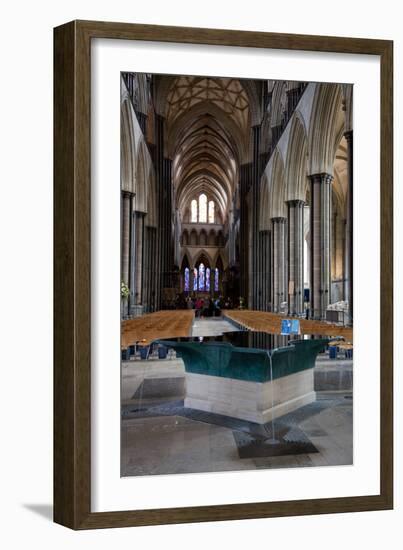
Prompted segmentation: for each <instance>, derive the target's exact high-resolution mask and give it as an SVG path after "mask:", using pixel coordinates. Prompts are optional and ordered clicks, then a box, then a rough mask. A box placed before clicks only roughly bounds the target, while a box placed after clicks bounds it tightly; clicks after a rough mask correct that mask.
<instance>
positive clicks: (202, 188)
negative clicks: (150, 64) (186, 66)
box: [165, 76, 250, 221]
mask: <svg viewBox="0 0 403 550" xmlns="http://www.w3.org/2000/svg"><path fill="white" fill-rule="evenodd" d="M165 117H166V118H165V119H166V133H167V140H168V143H169V144H170V147H171V148H172V149H171V155H172V158H173V181H174V184H175V188H176V198H177V207H178V208H179V211H180V212H182V213H183V212H185V210H186V209H187V208H188V207H189V205H190V202H191V200H192V199H193V198H195V197H197V196H198V195H199V194H200V193H201V192H204V193H206V195H207V196H208V199H209V200H214V202H215V203H216V205H217V208H218V211H219V213H220V217H221V219H222V220H223V221H225V219H226V217H227V214H228V212H229V209H230V208H231V204H232V198H233V194H234V191H235V186H236V184H237V182H238V173H239V165H240V163H241V159H242V155H243V154H244V152H245V149H247V144H248V140H249V133H250V112H249V101H248V95H247V94H246V92H245V90H244V88H243V86H242V84H241V82H240V81H239V80H237V79H232V78H206V77H193V76H180V77H177V78H175V79H172V82H171V85H170V87H169V90H168V93H167V95H166V106H165Z"/></svg>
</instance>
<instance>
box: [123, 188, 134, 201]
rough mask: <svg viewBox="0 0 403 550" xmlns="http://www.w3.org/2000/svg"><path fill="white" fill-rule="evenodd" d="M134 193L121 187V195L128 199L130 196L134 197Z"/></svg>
mask: <svg viewBox="0 0 403 550" xmlns="http://www.w3.org/2000/svg"><path fill="white" fill-rule="evenodd" d="M135 195H136V193H133V192H132V191H126V189H122V197H123V198H125V199H130V198H131V197H134V196H135Z"/></svg>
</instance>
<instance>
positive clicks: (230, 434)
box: [121, 318, 353, 476]
mask: <svg viewBox="0 0 403 550" xmlns="http://www.w3.org/2000/svg"><path fill="white" fill-rule="evenodd" d="M231 330H234V327H233V326H232V325H231V323H229V322H228V321H226V320H222V319H219V318H218V319H196V320H195V321H194V325H193V335H195V336H200V335H204V336H208V335H214V334H219V333H222V332H225V331H231ZM184 374H185V373H184V367H183V363H182V361H181V360H180V359H176V358H168V359H164V360H158V359H157V358H151V359H149V360H148V361H140V360H132V361H127V362H124V363H123V364H122V434H121V437H122V440H121V441H122V453H121V474H122V475H123V476H132V475H152V474H175V473H191V472H212V471H228V470H249V469H259V468H290V467H303V466H330V465H344V464H351V463H352V458H353V457H352V450H353V445H352V442H353V432H352V408H353V407H352V405H353V402H352V391H351V390H352V361H345V360H336V361H334V360H329V359H326V358H325V356H321V357H319V358H318V361H317V366H316V367H315V389H316V391H317V401H316V402H315V403H312V404H310V405H306V406H305V407H301V408H300V409H298V411H295V412H294V413H289V414H287V415H284V416H283V417H281V418H279V419H277V420H276V421H275V422H274V426H273V425H272V424H271V423H269V424H266V425H263V426H261V425H258V424H254V423H251V422H244V421H240V420H237V419H231V418H229V417H224V416H220V415H216V414H211V413H202V412H201V411H196V410H193V409H187V408H185V407H184V405H183V399H184V392H185V383H184V382H185V379H184ZM273 429H274V432H273Z"/></svg>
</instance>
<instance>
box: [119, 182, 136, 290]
mask: <svg viewBox="0 0 403 550" xmlns="http://www.w3.org/2000/svg"><path fill="white" fill-rule="evenodd" d="M132 195H133V194H132V193H129V192H128V191H122V203H121V204H122V221H121V226H122V243H121V246H122V249H121V250H122V256H121V278H122V281H124V282H125V283H126V284H127V286H130V283H129V262H130V259H129V255H130V226H131V221H130V216H131V212H130V204H131V197H132Z"/></svg>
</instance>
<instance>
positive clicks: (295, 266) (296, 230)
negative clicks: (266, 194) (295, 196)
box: [287, 200, 305, 315]
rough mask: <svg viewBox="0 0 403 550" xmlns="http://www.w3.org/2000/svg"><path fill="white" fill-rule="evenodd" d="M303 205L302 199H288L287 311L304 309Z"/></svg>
mask: <svg viewBox="0 0 403 550" xmlns="http://www.w3.org/2000/svg"><path fill="white" fill-rule="evenodd" d="M304 206H305V203H304V201H302V200H291V201H288V289H287V293H288V311H289V313H290V314H292V315H301V314H302V313H303V311H304Z"/></svg>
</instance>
